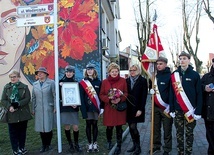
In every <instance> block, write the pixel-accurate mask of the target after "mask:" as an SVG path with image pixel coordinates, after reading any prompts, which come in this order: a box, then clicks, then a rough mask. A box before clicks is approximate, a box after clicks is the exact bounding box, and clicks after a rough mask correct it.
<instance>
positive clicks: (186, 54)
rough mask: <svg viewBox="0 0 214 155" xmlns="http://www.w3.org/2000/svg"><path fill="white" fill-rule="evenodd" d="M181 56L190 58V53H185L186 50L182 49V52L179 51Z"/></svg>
mask: <svg viewBox="0 0 214 155" xmlns="http://www.w3.org/2000/svg"><path fill="white" fill-rule="evenodd" d="M181 56H186V57H187V58H188V59H190V54H189V53H186V52H184V51H182V52H181V53H180V55H179V58H180V57H181Z"/></svg>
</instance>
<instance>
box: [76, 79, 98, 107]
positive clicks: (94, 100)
mask: <svg viewBox="0 0 214 155" xmlns="http://www.w3.org/2000/svg"><path fill="white" fill-rule="evenodd" d="M80 84H81V85H82V87H83V89H84V90H85V92H86V93H87V95H88V97H89V98H90V100H91V101H92V103H93V104H94V106H95V107H96V108H97V109H98V110H99V111H100V100H99V98H98V95H97V93H96V91H95V89H94V87H93V86H92V84H91V82H90V81H88V80H84V79H83V80H81V81H80Z"/></svg>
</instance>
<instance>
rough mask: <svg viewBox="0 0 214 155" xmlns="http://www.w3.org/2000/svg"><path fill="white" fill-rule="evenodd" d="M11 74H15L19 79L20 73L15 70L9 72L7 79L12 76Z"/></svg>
mask: <svg viewBox="0 0 214 155" xmlns="http://www.w3.org/2000/svg"><path fill="white" fill-rule="evenodd" d="M12 74H15V75H16V76H17V77H19V78H20V77H21V76H20V73H19V72H18V71H17V70H15V69H12V70H11V71H10V72H9V77H10V75H12Z"/></svg>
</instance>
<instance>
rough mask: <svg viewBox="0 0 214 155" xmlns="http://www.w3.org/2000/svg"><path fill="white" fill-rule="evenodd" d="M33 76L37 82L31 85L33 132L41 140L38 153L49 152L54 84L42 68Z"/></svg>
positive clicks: (53, 106) (54, 100)
mask: <svg viewBox="0 0 214 155" xmlns="http://www.w3.org/2000/svg"><path fill="white" fill-rule="evenodd" d="M35 74H36V75H37V77H38V81H36V82H34V84H33V91H32V114H33V115H35V131H37V132H40V136H41V139H42V148H41V150H40V152H46V151H49V150H50V144H51V140H52V136H53V132H52V129H53V126H54V112H55V109H56V108H55V107H56V98H55V97H56V95H55V83H54V81H53V80H51V79H49V78H48V75H49V74H48V72H47V70H46V68H44V67H40V68H39V69H38V70H37V71H36V72H35Z"/></svg>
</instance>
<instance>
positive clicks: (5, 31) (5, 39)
mask: <svg viewBox="0 0 214 155" xmlns="http://www.w3.org/2000/svg"><path fill="white" fill-rule="evenodd" d="M0 6H4V7H0V68H1V71H0V75H3V74H6V73H7V72H9V71H10V70H11V69H12V68H13V67H14V65H15V64H16V63H17V61H18V60H19V59H20V56H21V54H22V52H23V50H24V48H25V37H26V35H27V34H28V33H29V28H26V27H17V26H16V20H17V18H20V17H19V16H18V15H17V13H16V6H15V5H14V4H13V3H12V2H11V1H10V0H0Z"/></svg>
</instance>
